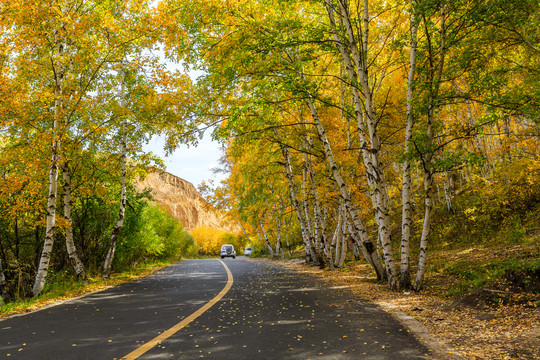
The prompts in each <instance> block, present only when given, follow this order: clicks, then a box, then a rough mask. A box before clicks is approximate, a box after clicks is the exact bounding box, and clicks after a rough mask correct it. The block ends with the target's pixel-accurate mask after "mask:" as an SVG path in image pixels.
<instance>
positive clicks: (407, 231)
mask: <svg viewBox="0 0 540 360" xmlns="http://www.w3.org/2000/svg"><path fill="white" fill-rule="evenodd" d="M417 34H418V15H417V13H416V11H415V13H414V15H413V19H412V24H411V51H410V54H409V75H408V77H407V113H406V117H407V119H406V125H405V146H404V147H405V148H404V152H405V161H404V162H403V167H402V188H403V189H402V192H401V204H402V208H401V246H400V251H401V269H400V270H401V277H400V286H401V288H403V289H410V287H411V265H410V240H411V223H412V219H411V216H412V208H411V188H412V176H411V162H410V160H409V158H408V155H409V154H410V148H409V145H410V143H411V140H412V130H413V126H414V120H413V113H412V111H413V109H412V106H413V85H414V75H415V71H416V46H417V43H418V40H417Z"/></svg>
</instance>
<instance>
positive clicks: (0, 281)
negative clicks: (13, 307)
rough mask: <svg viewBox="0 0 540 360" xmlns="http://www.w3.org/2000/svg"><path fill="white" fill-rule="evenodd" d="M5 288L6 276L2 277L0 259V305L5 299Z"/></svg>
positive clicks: (0, 261) (2, 270) (0, 262)
mask: <svg viewBox="0 0 540 360" xmlns="http://www.w3.org/2000/svg"><path fill="white" fill-rule="evenodd" d="M6 286H7V283H6V276H5V275H4V269H3V268H2V259H0V305H1V304H2V303H3V301H4V298H5V297H6Z"/></svg>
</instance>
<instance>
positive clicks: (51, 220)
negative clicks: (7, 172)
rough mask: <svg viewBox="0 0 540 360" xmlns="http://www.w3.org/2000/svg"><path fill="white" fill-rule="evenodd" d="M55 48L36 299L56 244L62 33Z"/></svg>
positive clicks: (61, 102)
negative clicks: (45, 218)
mask: <svg viewBox="0 0 540 360" xmlns="http://www.w3.org/2000/svg"><path fill="white" fill-rule="evenodd" d="M54 38H55V46H56V48H57V51H58V57H59V60H57V61H54V60H53V67H54V69H53V71H54V81H55V88H54V119H53V127H52V143H51V165H50V167H49V195H48V197H47V220H46V230H45V241H44V243H43V250H42V252H41V258H40V261H39V265H38V271H37V274H36V279H35V281H34V286H33V288H32V293H33V295H34V297H37V296H38V295H39V294H40V293H41V291H42V290H43V287H44V286H45V280H46V278H47V274H48V272H49V264H50V261H51V256H52V249H53V244H54V235H55V224H56V198H57V195H58V162H59V150H60V141H59V130H60V129H59V127H60V124H61V122H62V121H61V118H62V117H63V116H64V114H63V107H64V72H65V67H64V64H62V61H63V60H64V59H63V58H64V53H65V47H66V44H65V42H64V41H63V39H61V38H60V32H59V31H56V32H55V34H54Z"/></svg>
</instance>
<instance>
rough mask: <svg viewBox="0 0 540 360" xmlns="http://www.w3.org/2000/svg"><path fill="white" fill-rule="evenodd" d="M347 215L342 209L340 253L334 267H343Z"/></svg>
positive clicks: (345, 250) (345, 254) (345, 251)
mask: <svg viewBox="0 0 540 360" xmlns="http://www.w3.org/2000/svg"><path fill="white" fill-rule="evenodd" d="M346 217H347V215H346V214H345V209H343V223H342V225H341V232H340V233H341V254H340V255H339V260H337V259H336V267H338V268H341V267H343V263H344V262H345V257H346V256H347V236H345V234H346V231H347V221H346Z"/></svg>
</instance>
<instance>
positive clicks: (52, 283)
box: [0, 259, 180, 319]
mask: <svg viewBox="0 0 540 360" xmlns="http://www.w3.org/2000/svg"><path fill="white" fill-rule="evenodd" d="M178 261H180V260H179V259H168V260H161V261H156V262H152V263H147V264H139V265H137V266H136V267H134V268H133V269H130V270H125V271H123V272H118V273H112V274H111V277H110V278H109V279H108V280H103V279H102V278H101V274H100V273H93V274H90V275H89V276H88V279H89V280H90V282H89V283H88V284H85V283H83V281H82V280H77V279H76V278H74V276H73V275H72V274H71V273H69V272H61V273H57V274H54V275H53V276H51V277H50V278H49V279H48V281H47V283H46V285H45V287H44V289H43V292H42V293H41V295H40V296H39V297H38V298H27V299H24V300H23V299H16V300H14V301H11V302H9V303H7V304H0V319H2V318H4V317H8V316H11V315H14V314H20V313H26V312H30V311H34V310H37V309H39V308H42V307H45V306H48V305H51V304H54V303H57V302H60V301H64V300H69V299H72V298H74V297H78V296H81V295H84V294H88V293H91V292H95V291H100V290H104V289H107V288H109V287H111V286H115V285H119V284H122V283H125V282H128V281H132V280H135V279H138V278H141V277H144V276H147V275H150V274H151V273H153V272H155V271H157V270H159V269H162V268H163V267H165V266H168V265H171V264H173V263H176V262H178Z"/></svg>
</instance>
